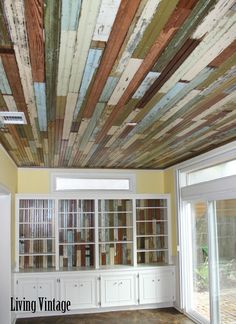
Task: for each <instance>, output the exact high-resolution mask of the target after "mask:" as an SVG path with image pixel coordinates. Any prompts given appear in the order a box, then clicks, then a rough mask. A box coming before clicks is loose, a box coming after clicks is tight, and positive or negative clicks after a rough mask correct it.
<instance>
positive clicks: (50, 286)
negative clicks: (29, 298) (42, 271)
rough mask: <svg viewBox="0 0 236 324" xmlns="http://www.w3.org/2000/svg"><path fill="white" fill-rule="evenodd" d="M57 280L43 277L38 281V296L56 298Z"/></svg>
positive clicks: (49, 298)
mask: <svg viewBox="0 0 236 324" xmlns="http://www.w3.org/2000/svg"><path fill="white" fill-rule="evenodd" d="M55 285H56V282H55V280H54V279H43V280H40V281H38V297H45V298H47V299H48V300H52V299H53V298H56V297H57V296H56V289H55Z"/></svg>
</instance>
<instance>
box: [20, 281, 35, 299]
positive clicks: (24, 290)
mask: <svg viewBox="0 0 236 324" xmlns="http://www.w3.org/2000/svg"><path fill="white" fill-rule="evenodd" d="M16 297H18V299H19V300H21V299H23V298H25V300H30V301H33V300H37V298H38V293H37V281H36V280H33V279H32V280H31V279H18V280H17V285H16Z"/></svg>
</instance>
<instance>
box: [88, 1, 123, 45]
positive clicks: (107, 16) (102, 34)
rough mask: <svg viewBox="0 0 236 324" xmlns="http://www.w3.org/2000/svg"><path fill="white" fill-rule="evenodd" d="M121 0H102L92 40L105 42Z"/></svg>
mask: <svg viewBox="0 0 236 324" xmlns="http://www.w3.org/2000/svg"><path fill="white" fill-rule="evenodd" d="M120 1H121V0H102V4H101V7H100V11H99V15H98V18H97V23H96V27H95V31H94V34H93V40H95V41H102V42H107V40H108V38H109V35H110V32H111V29H112V26H113V23H114V20H115V18H116V14H117V11H118V9H119V6H120Z"/></svg>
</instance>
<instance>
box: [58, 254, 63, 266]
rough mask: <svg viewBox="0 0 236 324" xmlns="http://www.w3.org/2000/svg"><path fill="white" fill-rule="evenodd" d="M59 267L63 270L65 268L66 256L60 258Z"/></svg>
mask: <svg viewBox="0 0 236 324" xmlns="http://www.w3.org/2000/svg"><path fill="white" fill-rule="evenodd" d="M59 266H60V268H63V266H64V256H63V255H60V256H59Z"/></svg>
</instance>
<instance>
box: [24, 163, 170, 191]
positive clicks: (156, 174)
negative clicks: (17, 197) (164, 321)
mask: <svg viewBox="0 0 236 324" xmlns="http://www.w3.org/2000/svg"><path fill="white" fill-rule="evenodd" d="M65 172H66V171H65ZM78 172H82V171H81V170H79V171H78ZM102 172H106V170H104V169H103V170H102ZM107 172H112V170H107ZM115 172H117V171H115ZM121 172H122V173H124V171H123V170H122V171H121ZM130 172H131V173H135V174H136V187H137V193H159V194H161V193H164V172H163V171H143V170H138V171H133V170H132V171H130ZM18 193H45V194H47V193H50V170H49V169H30V168H25V169H24V168H23V169H18Z"/></svg>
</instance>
